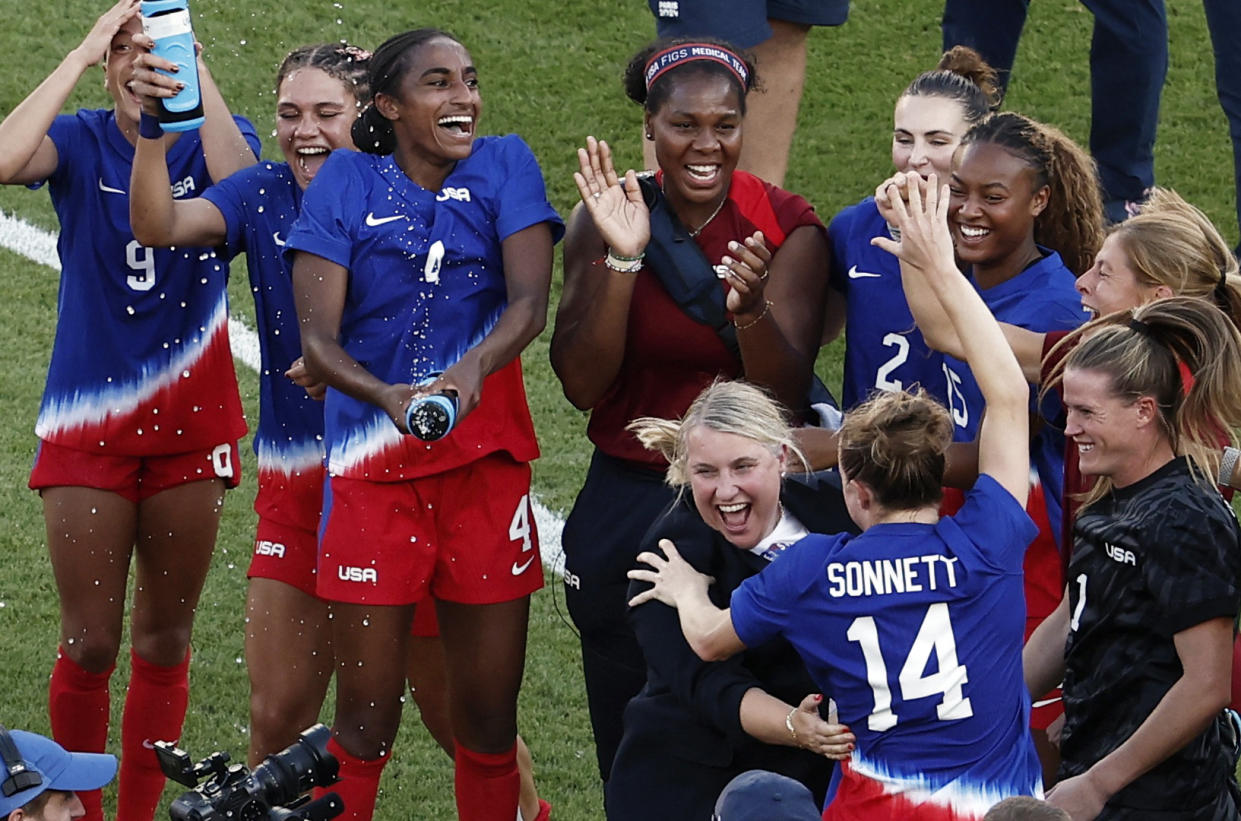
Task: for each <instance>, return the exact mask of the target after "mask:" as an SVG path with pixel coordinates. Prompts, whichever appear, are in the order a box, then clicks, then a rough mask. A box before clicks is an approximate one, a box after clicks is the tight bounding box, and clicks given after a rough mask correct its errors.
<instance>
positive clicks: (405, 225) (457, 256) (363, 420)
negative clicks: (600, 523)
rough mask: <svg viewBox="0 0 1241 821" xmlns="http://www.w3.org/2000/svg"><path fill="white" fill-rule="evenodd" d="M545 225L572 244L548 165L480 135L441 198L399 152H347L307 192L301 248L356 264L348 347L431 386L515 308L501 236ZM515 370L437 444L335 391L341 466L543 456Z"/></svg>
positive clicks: (330, 411) (332, 451) (379, 369)
mask: <svg viewBox="0 0 1241 821" xmlns="http://www.w3.org/2000/svg"><path fill="white" fill-rule="evenodd" d="M541 222H546V223H549V224H551V226H552V230H553V236H554V238H556V239H559V237H560V235H561V234H562V233H563V231H564V227H563V223H562V222H561V221H560V218H559V216H557V214H556V211H555V210H554V209H553V208H552V207H551V205H550V204H549V203H548V202H547V194H546V190H545V188H544V185H543V175H542V172H541V171H540V170H539V166H538V162H537V161H536V160H535V158H534V155H533V154H532V153H531V151H530V149H529V147H528V146H527V145H526V144H525V143H524V142H522V140H521V139H520V138H519V137H517V136H515V135H509V136H506V137H481V138H479V139H477V140H475V141H474V145H473V150H472V151H471V153H470V156H469V157H468V158H466V159H464V160H461V161H460V162H458V163H457V164H456V166H455V167H454V168H453V170H452V173H450V174H449V175H448V177H447V179H445V180H444V184H443V187H442V188H441V189H440V190H439V191H438V192H437V191H428V190H426V189H424V188H422V187H421V186H419V185H418V184H417V183H415V182H414V181H413V180H411V179H410V178H409V177H407V176H406V175H405V173H404V172H403V171H401V169H400V168H399V167H398V166H397V164H396V162H395V160H394V159H393V158H392V156H391V155H388V156H382V157H380V156H374V155H371V154H361V153H357V152H353V151H336V152H334V153H333V154H332V156H330V157H329V158H328V160H327V162H326V163H324V165H323V168H321V169H320V170H319V173H318V174H317V175H316V176H315V179H314V181H313V182H312V183H311V184H310V186H309V187H308V188H307V190H306V197H305V200H304V201H303V204H302V214H301V216H300V217H299V218H298V220H297V223H296V224H295V225H294V226H293V230H292V231H291V232H290V233H289V237H288V240H287V242H288V245H287V251H294V250H296V251H304V252H308V253H311V254H314V255H316V256H319V257H322V258H324V259H326V260H329V261H331V262H334V263H336V264H338V265H341V266H343V267H345V268H347V269H348V270H349V284H348V293H347V296H346V303H345V307H344V312H343V315H342V316H341V324H340V341H341V345H342V346H343V347H344V349H345V351H346V352H347V353H348V354H349V355H350V356H352V357H353V358H354V359H355V360H357V361H358V362H359V363H360V364H361V365H362V366H363V367H365V368H366V369H367V370H368V371H370V372H371V373H372V374H374V375H375V376H376V377H378V378H379V379H382V380H384V381H386V382H388V383H392V384H396V383H401V382H418V381H421V380H423V379H426V378H427V377H430V376H432V375H433V374H437V373H440V372H442V371H444V370H446V369H448V368H449V367H450V366H452V365H453V364H455V363H456V362H457V361H458V360H459V359H460V358H461V356H462V355H463V354H464V353H465V352H466V351H468V350H469V349H470V348H472V347H474V346H475V345H477V344H478V343H479V342H481V341H482V339H483V338H484V337H485V336H486V335H487V334H488V333H490V331H491V329H492V328H493V327H494V325H495V323H496V321H497V320H498V319H499V317H500V314H501V313H502V312H503V311H504V309H505V307H506V306H507V292H506V282H505V278H504V267H503V259H502V255H501V243H502V242H503V240H504V239H505V238H506V237H508V236H510V235H512V234H515V233H517V232H518V231H521V230H523V229H525V228H528V227H530V226H532V225H536V224H538V223H541ZM514 365H516V361H514V363H512V364H510V366H509V367H508V369H507V370H508V371H510V372H515V376H513V374H512V373H509V374H507V375H505V374H503V373H502V372H501V371H497V372H496V373H494V374H492V376H491V377H489V378H488V381H487V382H486V383H485V384H484V390H483V395H482V401H481V403H480V405H479V406H478V407H477V408H476V409H475V410H474V411H473V412H472V413H471V414H470V415H469V416H468V417H466V419H465V420H464V421H463V422H462V423H461V425H459V426H458V427H457V428H455V429H454V431H453V432H452V433H451V434H450V435H449V436H447V437H446V438H444V439H442V440H440V441H438V442H434V443H426V442H422V441H420V440H417V439H414V438H413V437H409V436H403V435H401V433H400V432H399V431H398V430H397V429H396V427H395V426H394V425H393V424H392V420H390V419H389V418H388V416H387V414H385V413H384V411H383V410H382V409H381V408H378V407H376V406H375V405H372V404H370V403H368V402H364V401H362V400H359V399H354V398H352V397H349V396H346V395H344V394H343V393H340V392H339V391H336V390H333V389H329V390H328V395H327V401H326V407H325V415H326V436H327V449H328V468H329V470H330V471H331V472H332V473H333V475H342V476H346V477H349V478H357V479H369V480H372V481H397V480H401V479H408V478H413V477H415V476H420V475H428V474H429V473H438V472H440V471H443V470H448V469H451V468H453V467H459V466H461V465H464V464H468V463H470V462H473V461H475V460H477V459H478V458H480V457H482V456H485V455H486V454H487V453H490V452H494V451H496V450H506V451H508V452H509V453H511V454H512V455H513V456H514V458H516V459H518V460H519V461H528V460H530V459H533V458H534V457H535V456H536V455H537V446H536V445H535V440H534V428H533V425H532V423H531V421H530V412H529V410H528V409H527V406H526V401H525V391H524V388H523V387H522V386H521V375H520V366H519V365H516V367H514ZM501 376H503V380H497V379H496V377H501ZM498 381H503V383H504V384H503V386H501V385H499V384H497V382H498Z"/></svg>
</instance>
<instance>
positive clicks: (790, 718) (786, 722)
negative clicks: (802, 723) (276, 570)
mask: <svg viewBox="0 0 1241 821" xmlns="http://www.w3.org/2000/svg"><path fill="white" fill-rule="evenodd" d="M795 712H797V708H796V707H794V708H793V709H792V710H789V714H788V715H786V716H785V717H784V726H785V727H788V728H789V735H791V736H793V743H795V744H796V743H797V730H795V729H793V713H795ZM798 746H800V745H798Z"/></svg>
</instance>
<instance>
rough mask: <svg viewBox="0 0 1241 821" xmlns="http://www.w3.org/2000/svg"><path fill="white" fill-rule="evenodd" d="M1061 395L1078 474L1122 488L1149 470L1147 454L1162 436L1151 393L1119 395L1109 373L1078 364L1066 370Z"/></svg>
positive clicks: (1065, 431)
mask: <svg viewBox="0 0 1241 821" xmlns="http://www.w3.org/2000/svg"><path fill="white" fill-rule="evenodd" d="M1063 394H1064V408H1065V413H1066V418H1065V428H1064V434H1065V436H1067V437H1068V438H1069V440H1070V441H1072V442H1073V444H1074V446H1076V448H1077V454H1078V459H1079V462H1080V465H1081V472H1082V473H1083V474H1085V475H1087V476H1107V477H1110V478H1111V480H1112V482H1113V483H1114V484H1115V485H1116V486H1117V487H1125V486H1126V485H1130V484H1132V483H1133V482H1136V481H1137V480H1138V479H1141V478H1142V477H1143V476H1145V475H1146V474H1147V473H1148V472H1149V468H1148V466H1147V464H1146V462H1147V456H1148V455H1149V454H1150V452H1151V451H1152V450H1153V443H1154V442H1156V441H1159V440H1162V439H1163V436H1162V433H1161V432H1160V431H1159V428H1158V425H1159V422H1158V419H1157V418H1155V415H1154V414H1156V413H1157V412H1158V409H1157V407H1156V405H1155V400H1154V399H1153V398H1152V397H1149V396H1140V397H1138V398H1137V399H1129V398H1127V397H1123V396H1118V395H1117V394H1116V393H1115V392H1114V390H1113V383H1112V377H1111V375H1110V374H1107V373H1104V372H1102V371H1094V370H1082V369H1079V368H1068V369H1066V370H1065V372H1064V385H1063ZM1152 426H1154V427H1152Z"/></svg>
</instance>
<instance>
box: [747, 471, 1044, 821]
mask: <svg viewBox="0 0 1241 821" xmlns="http://www.w3.org/2000/svg"><path fill="white" fill-rule="evenodd" d="M1034 533H1035V527H1034V523H1033V522H1031V521H1030V518H1029V516H1027V515H1026V512H1025V511H1024V510H1022V508H1021V506H1020V505H1019V504H1017V501H1016V500H1015V499H1014V498H1013V497H1012V495H1010V494H1009V493H1008V492H1007V491H1005V490H1004V489H1003V488H1002V487H1001V486H1000V485H999V484H998V483H997V482H996V481H995V480H994V479H992V478H991V477H990V476H988V475H986V474H983V475H981V476H979V477H978V481H977V483H976V484H975V485H974V489H973V490H971V491H970V492H969V493H968V494H967V496H966V501H965V504H964V506H963V507H962V508H961V510H960V511H958V512H957V513H956V514H955V515H953V516H949V517H944V518H942V519H940V521H939V522H938V523H937V524H934V525H930V524H918V523H890V524H879V525H874V526H872V527H871V528H869V529H868V530H866V531H865V532H864V533H862V534H861V535H860V536H850V535H847V534H839V535H835V536H823V535H811V536H808V537H807V538H805V539H803V540H802V541H800V542H798V543H797V544H796V545H795V546H794V547H793V548H792V549H790V550H789V551H787V553H786V555H785V556H784V557H782V558H781V560H780V561H779V562H775V563H773V564H772V565H771V566H770V567H768V568H767V569H766V570H764V571H763V572H762V573H760V574H759V575H757V576H754V577H753V578H750V579H747V580H746V581H745V582H743V583H742V585H741V586H740V587H739V588H738V589H737V590H736V591H735V592H734V593H733V597H732V623H733V627H734V628H735V629H736V631H737V635H738V636H739V637H740V638H741V640H742V642H744V643H745V644H746V646H748V647H754V646H757V645H760V644H762V643H764V642H766V641H769V640H771V639H773V638H775V637H777V636H782V637H783V638H785V639H786V640H788V641H789V642H791V643H792V644H793V646H794V647H795V648H797V651H798V652H799V653H800V654H801V656H802V658H803V659H804V660H805V662H806V666H807V668H808V669H809V671H810V675H811V676H812V677H813V678H814V680H815V682H816V684H818V685H819V687H821V688H822V691H823V693H824V694H825V695H827V696H830V697H831V698H833V699H835V701H836V704H837V707H838V710H839V715H840V721H841V722H842V723H843V724H846V725H847V726H848V727H849V728H850V729H851V730H852V731H853V733H854V734H855V735H856V736H857V745H856V750H855V751H854V753H853V755H852V756H851V758H850V759H849V760H848V761H845V762H842V766H841V767H840V768H839V769H838V771H837V773H836V775H835V776H834V777H833V779H832V784H831V786H830V787H829V789H828V794H827V806H826V809H825V811H824V814H823V818H824V819H825V821H843V820H844V819H850V820H852V819H858V821H863V820H865V821H883V820H884V819H892V820H893V821H896V819H923V820H925V821H930V820H931V819H936V820H939V819H943V821H965V819H980V818H982V817H983V815H984V814H985V813H986V811H987V810H988V809H989V808H990V807H991V806H992V805H993V804H995V803H996V802H998V801H1000V800H1001V799H1003V798H1006V797H1008V796H1013V795H1035V796H1041V794H1042V782H1041V768H1040V765H1039V762H1038V756H1037V754H1036V753H1035V750H1034V744H1033V741H1032V739H1031V736H1030V729H1029V718H1030V698H1029V695H1028V694H1027V692H1026V688H1025V683H1024V680H1023V677H1022V668H1021V649H1022V642H1023V638H1024V628H1025V606H1024V601H1023V593H1022V572H1021V564H1022V557H1023V555H1024V553H1025V547H1026V545H1027V544H1028V543H1029V541H1030V539H1031V538H1033V536H1034Z"/></svg>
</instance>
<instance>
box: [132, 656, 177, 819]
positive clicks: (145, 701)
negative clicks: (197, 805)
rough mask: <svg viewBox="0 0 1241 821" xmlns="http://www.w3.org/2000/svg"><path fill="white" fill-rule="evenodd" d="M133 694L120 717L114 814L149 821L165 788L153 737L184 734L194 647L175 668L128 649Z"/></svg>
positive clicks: (163, 738)
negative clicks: (119, 760) (118, 766)
mask: <svg viewBox="0 0 1241 821" xmlns="http://www.w3.org/2000/svg"><path fill="white" fill-rule="evenodd" d="M129 667H130V677H129V694H128V695H127V696H126V697H125V715H124V716H123V717H122V719H121V778H120V787H119V788H118V791H117V799H116V817H117V818H118V819H120V818H123V819H125V821H151V819H152V818H154V817H155V809H156V807H158V806H159V799H160V795H162V794H163V792H164V774H163V773H162V772H161V771H160V769H159V761H158V760H157V759H156V758H155V750H154V749H153V748H152V747H151V746H150V744H151V743H152V742H155V741H176V740H177V739H178V738H180V737H181V724H182V723H183V722H184V721H185V706H186V703H187V702H188V701H189V697H190V679H189V671H190V652H189V650H186V651H185V659H184V660H182V662H181V663H180V664H178V665H175V666H173V667H159V666H157V665H154V664H151V663H150V662H149V661H146V660H145V659H143V658H142V657H140V656H139V655H138V654H137V653H135V652H134V651H133V650H132V649H131V650H130V651H129Z"/></svg>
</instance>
